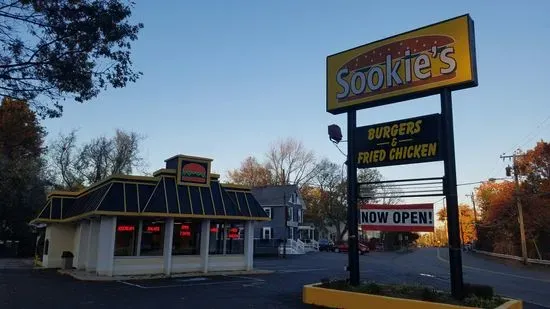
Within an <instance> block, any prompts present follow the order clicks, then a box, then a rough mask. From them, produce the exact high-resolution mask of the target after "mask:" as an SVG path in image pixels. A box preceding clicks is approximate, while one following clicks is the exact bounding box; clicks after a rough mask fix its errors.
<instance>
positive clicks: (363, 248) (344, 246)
mask: <svg viewBox="0 0 550 309" xmlns="http://www.w3.org/2000/svg"><path fill="white" fill-rule="evenodd" d="M348 250H349V247H348V242H347V241H342V242H339V243H337V244H336V245H335V246H334V252H336V253H338V252H348ZM369 252H370V250H369V246H367V245H366V244H364V243H362V242H359V254H365V253H369Z"/></svg>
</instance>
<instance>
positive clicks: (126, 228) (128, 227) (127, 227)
mask: <svg viewBox="0 0 550 309" xmlns="http://www.w3.org/2000/svg"><path fill="white" fill-rule="evenodd" d="M135 229H136V228H135V226H133V225H119V226H118V227H117V231H119V232H131V231H133V230H135Z"/></svg>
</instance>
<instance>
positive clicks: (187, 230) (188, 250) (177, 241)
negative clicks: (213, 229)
mask: <svg viewBox="0 0 550 309" xmlns="http://www.w3.org/2000/svg"><path fill="white" fill-rule="evenodd" d="M200 246H201V224H200V222H193V221H177V220H176V221H175V222H174V240H173V249H172V255H198V254H200Z"/></svg>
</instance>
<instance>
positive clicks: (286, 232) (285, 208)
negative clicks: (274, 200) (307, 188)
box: [283, 170, 288, 259]
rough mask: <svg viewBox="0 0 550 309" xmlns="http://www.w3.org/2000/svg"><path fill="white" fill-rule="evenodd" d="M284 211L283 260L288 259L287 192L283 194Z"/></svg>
mask: <svg viewBox="0 0 550 309" xmlns="http://www.w3.org/2000/svg"><path fill="white" fill-rule="evenodd" d="M283 174H284V170H283ZM283 190H284V188H283ZM283 209H284V211H285V245H284V246H283V258H285V259H286V246H287V239H288V208H287V205H286V192H284V193H283Z"/></svg>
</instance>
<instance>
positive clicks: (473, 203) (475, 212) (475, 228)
mask: <svg viewBox="0 0 550 309" xmlns="http://www.w3.org/2000/svg"><path fill="white" fill-rule="evenodd" d="M466 196H469V197H470V198H471V199H472V207H473V208H474V233H475V236H476V239H477V211H476V200H475V198H474V192H472V194H466Z"/></svg>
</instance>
